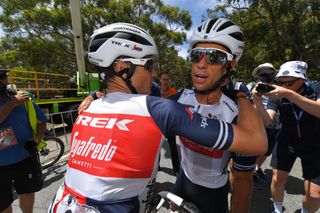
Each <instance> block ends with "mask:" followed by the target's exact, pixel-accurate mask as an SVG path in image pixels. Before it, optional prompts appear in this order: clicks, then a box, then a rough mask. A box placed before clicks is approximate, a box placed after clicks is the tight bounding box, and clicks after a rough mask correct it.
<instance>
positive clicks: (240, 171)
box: [173, 18, 256, 213]
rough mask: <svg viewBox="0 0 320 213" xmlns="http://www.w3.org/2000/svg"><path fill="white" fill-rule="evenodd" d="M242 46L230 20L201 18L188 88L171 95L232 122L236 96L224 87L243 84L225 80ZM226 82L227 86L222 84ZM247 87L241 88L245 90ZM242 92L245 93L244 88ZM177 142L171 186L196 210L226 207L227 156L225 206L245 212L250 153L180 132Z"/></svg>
mask: <svg viewBox="0 0 320 213" xmlns="http://www.w3.org/2000/svg"><path fill="white" fill-rule="evenodd" d="M243 48H244V40H243V33H242V31H241V29H240V27H239V26H237V25H235V24H234V23H233V22H231V21H230V20H228V19H225V18H219V19H208V20H206V21H205V22H203V23H202V25H201V26H199V27H197V28H196V29H195V30H194V32H193V34H192V36H191V38H190V41H189V53H190V55H189V58H190V60H191V62H192V69H191V76H192V82H193V86H194V89H193V90H190V89H185V90H184V91H182V92H181V93H179V94H178V95H176V96H175V97H174V98H175V100H176V101H178V102H179V103H182V104H184V105H186V106H188V108H189V109H190V110H191V111H194V112H198V113H200V114H201V115H202V116H204V117H206V118H208V120H210V119H213V118H215V119H219V120H223V121H226V122H236V120H237V115H238V106H237V101H236V100H234V98H233V99H231V98H229V97H228V96H226V95H225V94H224V93H228V95H229V96H230V97H231V96H233V95H232V94H234V91H233V90H234V89H235V86H236V87H237V88H242V87H243V86H245V85H244V84H233V83H232V82H229V81H230V75H231V74H232V72H233V70H234V69H235V67H236V65H237V62H238V60H239V59H240V57H241V55H242V52H243ZM228 82H229V84H228ZM227 84H228V88H229V89H228V88H226V85H227ZM234 85H235V86H234ZM230 86H231V87H232V88H233V89H232V91H231V90H230ZM245 88H246V87H245ZM222 90H223V92H222ZM247 91H248V89H247V88H246V91H245V92H247ZM242 94H243V95H244V96H246V94H245V93H242ZM247 101H248V100H247ZM248 102H249V101H248ZM195 133H196V132H195ZM197 134H198V135H199V134H200V133H197ZM180 142H181V143H180V149H181V170H180V172H179V176H178V177H177V181H176V183H175V186H174V189H173V192H174V193H176V194H177V195H179V196H181V197H182V198H183V199H185V200H187V201H191V202H193V203H194V204H196V205H197V207H198V208H199V209H200V210H201V211H202V212H207V213H214V212H217V213H225V212H228V193H229V181H228V178H229V174H228V163H229V161H230V158H232V159H233V162H232V164H231V169H230V170H231V176H230V181H231V182H232V183H231V187H232V199H231V211H232V212H248V211H249V206H250V194H251V191H252V173H253V169H254V167H255V160H256V158H255V157H252V156H242V155H240V154H236V153H232V152H229V151H223V150H217V149H208V148H206V147H203V146H201V145H197V144H195V143H194V142H193V141H192V140H188V139H186V138H184V137H180Z"/></svg>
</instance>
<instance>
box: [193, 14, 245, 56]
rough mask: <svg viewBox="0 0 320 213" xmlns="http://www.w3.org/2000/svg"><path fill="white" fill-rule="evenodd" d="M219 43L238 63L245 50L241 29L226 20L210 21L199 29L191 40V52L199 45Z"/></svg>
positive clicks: (194, 32)
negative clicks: (201, 43) (202, 43)
mask: <svg viewBox="0 0 320 213" xmlns="http://www.w3.org/2000/svg"><path fill="white" fill-rule="evenodd" d="M200 42H204V43H217V44H221V45H223V46H224V47H226V48H228V49H229V50H230V51H231V53H232V54H233V55H234V56H235V57H236V61H238V60H239V59H240V57H241V55H242V52H243V49H244V36H243V32H242V31H241V29H240V27H239V26H238V25H236V24H234V23H233V22H232V21H230V20H229V19H226V18H218V19H208V20H206V21H205V22H203V23H202V25H201V26H199V27H197V28H196V29H195V30H194V31H193V34H192V36H191V38H190V40H189V50H191V49H192V48H193V47H194V46H195V45H196V44H197V43H200Z"/></svg>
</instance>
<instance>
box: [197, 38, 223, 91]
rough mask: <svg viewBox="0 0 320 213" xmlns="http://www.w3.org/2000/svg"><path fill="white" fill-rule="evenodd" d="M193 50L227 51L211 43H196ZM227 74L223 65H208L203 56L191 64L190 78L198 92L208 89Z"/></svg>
mask: <svg viewBox="0 0 320 213" xmlns="http://www.w3.org/2000/svg"><path fill="white" fill-rule="evenodd" d="M195 48H217V49H220V50H222V51H226V52H228V50H227V49H226V48H225V47H223V46H221V45H219V44H213V43H198V44H197V45H196V46H195ZM226 72H227V70H226V68H225V65H224V64H208V63H207V62H206V56H205V55H203V57H202V58H201V60H200V61H199V62H192V70H191V77H192V82H193V86H194V87H195V89H196V90H198V91H205V90H208V89H210V88H211V87H212V86H213V85H214V84H215V83H216V82H217V81H218V80H219V79H220V78H221V77H222V76H223V75H224V74H225V73H226Z"/></svg>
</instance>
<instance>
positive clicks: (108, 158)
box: [68, 112, 162, 178]
mask: <svg viewBox="0 0 320 213" xmlns="http://www.w3.org/2000/svg"><path fill="white" fill-rule="evenodd" d="M161 139H162V133H161V132H160V130H159V128H158V127H157V126H156V124H155V123H154V121H153V120H152V118H151V117H147V116H139V115H127V114H93V113H88V112H84V113H82V114H81V115H79V116H78V118H77V120H76V122H75V124H74V126H73V129H72V138H71V140H72V141H71V149H70V159H69V161H68V165H69V166H70V167H71V168H75V169H77V170H80V171H83V172H86V173H88V174H91V175H95V176H99V177H114V178H149V177H150V176H151V174H152V170H153V166H154V163H155V162H154V161H155V158H156V155H157V153H158V151H159V148H160V143H161Z"/></svg>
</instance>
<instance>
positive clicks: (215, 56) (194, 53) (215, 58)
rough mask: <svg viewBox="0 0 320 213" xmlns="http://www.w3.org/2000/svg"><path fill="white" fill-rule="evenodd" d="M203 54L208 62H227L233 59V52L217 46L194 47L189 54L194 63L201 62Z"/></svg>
mask: <svg viewBox="0 0 320 213" xmlns="http://www.w3.org/2000/svg"><path fill="white" fill-rule="evenodd" d="M203 56H205V59H206V62H207V64H225V63H226V62H227V61H232V59H233V55H232V54H230V53H228V52H224V51H222V50H219V49H215V48H194V49H192V50H191V51H190V55H189V57H190V60H191V62H193V63H199V62H200V61H201V59H202V57H203Z"/></svg>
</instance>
